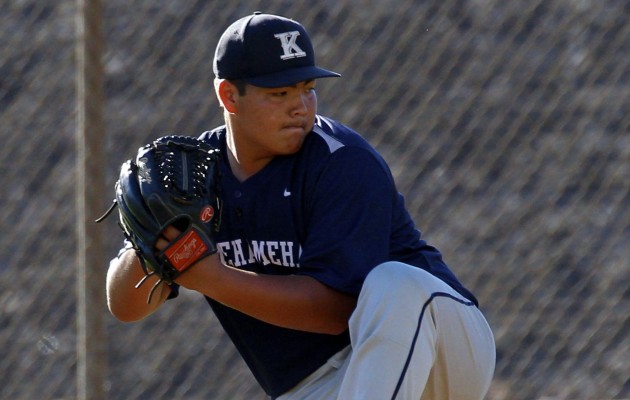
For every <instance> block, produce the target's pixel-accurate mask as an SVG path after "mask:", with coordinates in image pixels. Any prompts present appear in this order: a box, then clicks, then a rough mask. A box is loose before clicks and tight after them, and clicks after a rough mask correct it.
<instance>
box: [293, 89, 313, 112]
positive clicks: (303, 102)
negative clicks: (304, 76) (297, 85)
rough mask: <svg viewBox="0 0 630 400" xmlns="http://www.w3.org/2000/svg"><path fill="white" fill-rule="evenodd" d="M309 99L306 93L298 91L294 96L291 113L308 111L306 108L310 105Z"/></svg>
mask: <svg viewBox="0 0 630 400" xmlns="http://www.w3.org/2000/svg"><path fill="white" fill-rule="evenodd" d="M310 104H311V100H310V98H309V95H308V94H305V93H300V94H298V95H297V96H296V98H295V103H294V105H293V113H294V114H295V115H303V114H306V113H307V112H308V108H309V107H310Z"/></svg>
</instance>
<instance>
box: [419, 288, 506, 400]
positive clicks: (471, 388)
mask: <svg viewBox="0 0 630 400" xmlns="http://www.w3.org/2000/svg"><path fill="white" fill-rule="evenodd" d="M434 307H435V308H436V309H437V310H438V312H437V313H436V329H437V334H436V337H437V342H436V352H435V361H434V364H433V367H432V369H431V372H430V375H429V378H428V379H427V383H426V386H425V389H424V392H423V395H422V398H421V399H422V400H433V399H458V400H480V399H483V398H484V396H485V394H486V392H487V391H488V389H489V387H490V383H491V381H492V377H493V374H494V367H495V361H496V350H495V343H494V337H493V335H492V331H491V330H490V327H489V326H488V323H487V322H486V320H485V318H484V316H483V315H482V313H481V311H479V309H478V308H477V307H462V306H461V304H458V302H457V301H454V300H453V299H452V298H449V297H447V296H445V297H436V298H435V299H434Z"/></svg>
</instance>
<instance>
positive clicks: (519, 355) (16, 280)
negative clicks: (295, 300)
mask: <svg viewBox="0 0 630 400" xmlns="http://www.w3.org/2000/svg"><path fill="white" fill-rule="evenodd" d="M257 9H260V10H263V11H266V12H272V13H278V14H283V15H286V16H289V17H293V18H296V19H298V20H300V21H301V22H303V24H304V25H305V26H306V27H307V29H308V30H309V32H310V34H311V36H312V38H313V40H314V42H315V47H316V49H318V61H319V63H320V64H321V65H322V66H325V67H328V68H331V69H333V70H336V71H340V72H341V73H342V74H343V77H342V78H341V79H336V80H325V81H322V82H320V84H319V85H318V95H319V100H320V112H321V113H323V114H327V115H330V116H332V117H334V118H335V119H337V120H340V121H342V122H344V123H346V124H348V125H350V126H352V127H353V128H355V129H357V130H358V131H359V132H361V133H362V134H364V135H365V137H366V138H367V139H368V140H369V141H370V142H371V143H373V144H374V145H375V146H376V147H377V148H378V149H379V150H380V151H381V152H382V154H383V155H384V156H385V158H386V159H387V160H388V161H389V162H390V164H391V167H392V169H393V172H394V174H395V176H396V179H397V182H398V187H399V190H400V191H401V192H402V193H403V194H405V196H406V199H407V203H408V206H409V208H410V211H411V212H412V214H413V216H414V217H415V219H416V221H417V223H418V224H419V226H420V228H421V229H422V230H423V231H424V233H425V236H426V238H427V239H428V240H429V241H430V242H432V243H433V244H435V245H436V246H437V247H439V248H440V249H441V250H442V251H443V253H444V254H445V256H446V260H447V261H448V263H449V264H450V265H451V266H452V268H453V269H454V270H455V272H456V273H457V274H458V275H459V276H460V277H461V279H462V280H463V281H464V282H465V284H466V285H467V286H469V287H470V288H471V289H472V290H473V291H474V292H475V293H476V294H477V295H478V297H479V299H480V301H481V304H482V308H483V310H484V311H485V313H486V315H487V317H488V319H489V321H490V323H491V325H492V327H493V328H494V332H495V335H496V340H497V356H498V364H497V370H496V374H495V380H494V383H493V385H492V388H491V392H490V393H489V395H488V399H543V398H544V399H621V398H624V397H625V398H630V316H629V315H630V289H629V287H630V285H629V283H630V261H629V260H630V194H629V191H630V189H629V188H630V129H629V128H630V3H628V2H627V1H622V0H601V1H594V0H531V1H499V0H469V1H464V0H443V1H436V0H431V1H419V0H396V1H389V2H379V1H376V0H322V1H313V2H294V1H289V0H286V1H278V0H274V1H265V2H263V1H241V2H238V1H230V2H227V1H225V2H223V1H221V2H219V1H181V0H180V1H166V0H154V1H144V2H140V1H137V2H125V1H121V0H113V1H109V2H105V4H104V15H103V27H104V36H105V43H104V47H105V50H106V52H105V55H104V65H105V71H106V84H105V92H106V108H105V124H106V132H107V133H106V135H107V136H106V140H105V143H106V145H105V147H106V148H105V149H103V150H104V151H105V153H106V154H107V155H108V156H107V162H106V164H105V165H103V166H102V168H103V171H104V173H105V175H106V177H107V181H108V182H111V183H112V184H113V181H114V177H115V175H116V174H117V171H118V168H119V165H120V163H121V162H122V161H123V160H124V159H125V158H126V157H127V156H128V155H130V154H131V153H132V152H134V151H135V149H136V148H137V147H138V146H140V145H141V144H143V143H145V142H147V141H148V140H149V139H152V138H154V137H156V136H158V135H162V134H166V133H185V134H191V135H196V134H198V133H200V132H202V131H204V130H207V129H209V128H212V127H214V126H215V125H217V124H219V123H220V122H221V121H220V117H221V115H220V112H219V108H218V104H217V101H216V100H215V98H214V94H213V89H212V80H211V78H212V76H211V75H212V56H213V50H214V46H215V44H216V41H217V39H218V37H219V35H220V33H221V32H222V31H223V29H225V27H226V26H227V25H228V24H229V23H230V22H232V21H233V20H235V19H236V18H238V17H241V16H243V15H246V14H249V13H251V12H252V11H254V10H257ZM76 12H77V7H76V4H75V3H74V1H71V0H54V1H53V0H38V1H35V0H8V1H4V2H2V4H1V5H0V37H1V42H2V45H1V46H0V55H1V58H0V118H1V124H0V135H1V139H2V140H1V142H2V147H1V148H0V154H1V158H0V165H1V166H2V171H1V174H0V179H1V183H2V189H1V192H0V199H1V204H2V209H3V213H2V214H1V216H0V221H1V227H2V239H1V241H0V254H1V256H2V257H0V277H1V279H0V349H1V350H0V398H3V399H41V398H49V399H62V398H63V399H72V398H75V396H76V394H75V393H76V389H77V383H76V381H77V378H76V371H77V350H76V348H77V345H76V342H77V328H76V322H75V321H76V318H77V306H76V305H77V294H76V293H77V291H76V286H77V284H76V282H77V278H76V269H77V268H76V265H75V264H76V257H75V254H76V252H77V246H76V243H77V240H76V237H75V236H76V234H75V225H74V224H75V217H74V216H75V215H76V211H75V207H76V204H75V203H76V202H75V200H74V198H75V180H76V174H75V171H76V169H75V163H76V161H77V159H76V155H75V154H76V150H75V140H74V135H75V128H76V122H77V121H76V111H75V104H76V92H75V79H76V78H75V75H76V67H75V54H74V48H75V42H76V36H75V17H76ZM111 198H112V193H110V192H109V191H108V192H107V193H103V194H102V199H103V200H102V206H103V209H105V208H107V206H108V205H109V202H110V201H111ZM103 229H104V230H106V235H105V236H106V237H107V240H106V243H104V245H105V247H106V249H107V252H108V254H111V256H113V255H114V254H115V253H116V250H117V247H118V246H119V245H120V242H121V237H120V236H121V235H120V233H119V232H118V229H117V227H116V226H115V224H113V223H109V224H106V225H105V226H103ZM106 265H107V260H103V262H102V264H101V265H90V266H87V267H88V271H89V270H90V269H92V270H96V269H103V268H106ZM90 311H91V312H92V313H103V315H104V317H103V318H105V321H106V329H107V334H106V337H107V343H106V348H107V365H108V369H107V374H106V375H107V381H106V382H105V383H104V384H105V385H106V391H107V394H108V397H109V398H111V399H136V398H138V399H162V398H175V399H202V398H203V399H256V398H260V399H262V398H264V395H263V394H262V392H261V391H260V389H258V387H257V385H256V384H255V382H254V380H253V378H252V376H251V374H250V373H249V371H248V370H247V369H246V368H245V367H244V364H243V362H242V361H241V360H240V358H239V357H238V356H237V355H236V354H235V351H234V348H233V346H232V345H231V344H230V343H229V342H228V340H227V339H226V337H225V336H224V334H223V332H222V331H221V330H220V328H219V327H218V324H217V322H216V321H215V320H214V317H213V316H212V315H211V313H210V312H209V310H208V309H207V306H206V305H205V302H204V301H202V299H201V298H200V295H197V294H195V293H192V292H184V293H183V294H182V296H180V298H179V299H178V300H176V301H173V302H170V303H169V304H167V305H166V306H164V307H163V309H162V310H161V311H160V312H159V313H157V314H155V315H153V316H151V317H149V318H148V319H146V320H145V321H142V322H139V323H136V324H129V325H127V324H121V323H119V322H116V321H115V320H114V319H113V317H111V316H109V314H108V313H107V310H104V309H98V310H90Z"/></svg>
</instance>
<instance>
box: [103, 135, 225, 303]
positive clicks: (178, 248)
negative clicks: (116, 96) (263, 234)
mask: <svg viewBox="0 0 630 400" xmlns="http://www.w3.org/2000/svg"><path fill="white" fill-rule="evenodd" d="M218 159H219V152H218V150H217V149H213V148H212V147H210V145H208V144H207V143H204V142H202V141H200V140H198V139H196V138H193V137H187V136H164V137H161V138H159V139H157V140H155V141H153V142H152V143H149V144H147V145H145V146H143V147H141V148H140V149H139V150H138V154H137V155H136V158H135V159H132V160H128V161H127V162H125V163H124V164H123V165H122V167H121V170H120V177H119V179H118V181H117V182H116V197H115V200H114V206H116V205H117V206H118V213H119V225H120V227H121V228H122V230H123V232H124V233H125V236H126V238H127V239H128V240H129V241H130V242H131V244H132V245H133V247H134V249H135V250H136V252H137V255H138V257H139V259H140V262H141V265H142V268H143V269H144V271H145V274H146V275H145V277H144V278H143V279H142V280H141V281H140V282H138V284H137V285H136V288H138V287H140V285H142V284H143V283H144V282H145V280H146V279H147V278H148V277H149V276H151V275H157V276H158V277H159V278H160V279H159V281H158V282H157V283H156V284H155V285H154V286H153V288H152V289H151V291H150V293H149V296H148V298H147V302H150V301H151V296H152V295H153V291H154V290H155V288H156V287H157V286H158V285H159V284H160V283H161V282H166V283H168V284H171V283H173V281H174V280H175V278H177V276H179V275H180V274H181V273H182V272H183V271H185V270H186V269H187V268H189V267H190V266H191V265H193V264H194V263H195V262H197V261H198V260H200V259H201V258H203V257H206V256H208V255H210V254H213V253H216V252H217V246H216V243H215V240H214V233H215V232H217V231H218V230H219V225H220V223H221V200H220V196H219V192H218V189H217V188H218V185H217V180H218V177H219V173H218V170H219V168H218V165H217V162H218ZM114 206H112V208H111V209H110V211H109V212H111V210H113V208H114ZM109 212H108V213H107V214H106V215H105V216H103V217H102V218H99V220H97V222H100V221H102V220H103V219H104V218H105V217H106V216H107V215H108V214H109ZM169 225H173V226H174V227H176V228H177V229H178V230H179V231H181V234H180V235H179V236H178V237H177V238H176V239H175V240H173V241H171V242H170V243H169V245H168V247H167V248H165V249H164V250H162V251H158V250H157V249H156V247H155V245H156V242H157V240H158V239H159V238H160V235H161V234H162V231H163V230H164V229H165V228H166V227H167V226H169Z"/></svg>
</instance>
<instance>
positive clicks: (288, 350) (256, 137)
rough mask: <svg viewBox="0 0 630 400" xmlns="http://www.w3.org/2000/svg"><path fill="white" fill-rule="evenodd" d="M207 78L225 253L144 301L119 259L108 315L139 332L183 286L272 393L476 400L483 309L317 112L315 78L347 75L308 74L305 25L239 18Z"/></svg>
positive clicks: (484, 355)
mask: <svg viewBox="0 0 630 400" xmlns="http://www.w3.org/2000/svg"><path fill="white" fill-rule="evenodd" d="M214 72H215V75H216V79H215V89H216V94H217V97H218V99H219V101H220V103H221V106H222V107H223V109H224V116H225V125H224V126H221V127H219V128H216V129H215V130H213V131H210V132H206V133H204V134H203V135H201V139H202V140H205V141H207V142H209V143H211V144H212V145H214V146H215V147H218V148H219V149H220V150H221V152H222V154H223V155H224V157H223V160H222V165H221V167H220V168H221V172H222V178H221V181H220V186H221V193H222V197H223V204H224V207H223V211H222V223H221V229H220V232H219V233H218V234H217V235H216V241H217V244H218V248H219V252H218V253H217V254H214V255H212V256H209V257H206V258H203V259H202V260H200V261H199V262H197V264H195V265H194V266H193V267H191V268H190V269H189V270H187V271H186V272H185V273H183V274H182V275H181V276H180V277H179V278H178V279H177V285H172V286H168V285H161V286H159V288H158V290H157V291H156V293H155V294H154V295H153V297H152V301H151V303H150V304H147V291H148V290H149V288H151V286H152V285H153V282H151V283H147V284H144V285H142V286H140V288H138V289H136V288H134V285H135V284H136V283H137V282H138V281H139V280H140V279H141V278H142V277H143V276H144V273H143V271H142V268H141V267H140V264H139V261H138V259H137V257H136V255H135V252H134V251H130V250H124V249H123V251H121V253H120V255H119V257H118V258H116V259H114V260H112V262H111V264H110V268H109V271H108V276H107V294H108V304H109V308H110V310H111V312H112V314H113V315H115V316H116V317H117V318H119V319H120V320H122V321H135V320H139V319H141V318H144V317H145V316H147V315H149V314H151V313H152V312H154V311H155V310H156V309H157V308H159V306H160V305H161V304H163V303H164V301H165V300H166V299H168V298H173V297H175V296H176V295H177V292H178V287H179V286H183V287H186V288H188V289H191V290H195V291H198V292H200V293H202V294H203V295H204V296H205V297H206V299H207V301H208V303H209V304H210V306H211V307H212V309H213V310H214V312H215V314H216V315H217V317H218V319H219V321H220V322H221V324H222V326H223V328H224V329H225V331H226V332H227V334H228V335H229V337H230V338H231V339H232V340H233V342H234V343H235V345H236V347H237V349H238V350H239V352H240V354H241V355H242V357H243V358H244V360H245V362H246V363H247V365H248V366H249V367H250V369H251V370H252V372H253V374H254V376H255V377H256V379H257V380H258V382H259V383H260V385H261V386H262V387H263V389H264V390H265V392H266V393H267V394H269V396H270V397H271V398H276V399H282V400H289V399H292V400H297V399H300V400H324V399H344V400H358V399H361V400H366V399H374V400H383V399H414V400H418V399H482V398H483V397H484V395H485V393H486V392H487V390H488V388H489V385H490V382H491V379H492V374H493V371H494V364H495V348H494V339H493V336H492V333H491V331H490V329H489V327H488V325H487V323H486V321H485V319H484V317H483V316H482V314H481V312H480V311H479V309H478V307H477V305H478V304H477V300H476V299H475V297H474V296H473V294H472V293H470V292H469V291H468V290H467V289H466V288H465V287H464V286H463V285H462V284H461V283H460V282H459V281H458V279H457V278H456V277H455V275H454V274H453V273H452V272H451V271H450V270H449V268H448V267H447V265H446V264H445V263H444V261H443V260H442V256H441V254H440V252H439V251H438V250H437V249H435V248H434V247H432V246H430V245H428V244H427V243H426V242H425V241H424V240H423V239H421V234H420V232H419V231H418V230H417V229H416V228H415V225H414V223H413V221H412V220H411V218H410V216H409V214H408V212H407V211H406V209H405V206H404V203H403V198H402V196H401V195H400V194H399V193H398V192H397V190H396V187H395V184H394V180H393V177H392V175H391V173H390V170H389V168H388V166H387V165H386V164H385V162H384V160H383V159H382V158H381V157H380V156H379V154H377V152H376V151H375V150H374V149H373V148H372V147H371V146H370V145H369V144H368V143H367V142H366V141H365V140H364V139H362V138H361V137H360V136H359V135H358V134H357V133H355V132H354V131H352V130H351V129H349V128H347V127H345V126H343V125H341V124H340V123H338V122H336V121H334V120H332V119H329V118H326V117H324V116H319V115H317V114H316V110H317V98H316V94H315V84H316V80H317V79H319V78H326V77H336V76H339V75H338V74H337V73H335V72H331V71H328V70H325V69H322V68H319V67H316V66H315V59H314V53H313V48H312V44H311V41H310V39H309V37H308V35H307V33H306V31H305V30H304V28H303V27H302V26H301V25H300V24H299V23H297V22H295V21H292V20H289V19H286V18H283V17H280V16H275V15H268V14H260V13H255V14H254V15H250V16H247V17H244V18H242V19H239V20H238V21H236V22H235V23H234V24H232V25H231V26H230V27H229V28H228V29H227V30H226V31H225V32H224V34H223V35H222V37H221V39H220V41H219V44H218V46H217V49H216V54H215V60H214ZM177 233H178V232H177V231H175V230H174V228H168V229H167V230H165V232H164V234H163V236H164V240H162V241H161V242H160V243H159V244H158V248H163V247H164V246H165V244H167V243H168V240H172V239H174V237H176V235H177ZM154 282H155V281H154Z"/></svg>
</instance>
